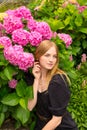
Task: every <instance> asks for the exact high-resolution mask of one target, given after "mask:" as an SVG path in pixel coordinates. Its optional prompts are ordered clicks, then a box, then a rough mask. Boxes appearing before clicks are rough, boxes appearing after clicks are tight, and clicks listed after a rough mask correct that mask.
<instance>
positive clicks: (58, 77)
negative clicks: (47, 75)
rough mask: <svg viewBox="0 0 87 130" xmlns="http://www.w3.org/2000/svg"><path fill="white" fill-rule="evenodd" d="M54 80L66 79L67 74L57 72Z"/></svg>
mask: <svg viewBox="0 0 87 130" xmlns="http://www.w3.org/2000/svg"><path fill="white" fill-rule="evenodd" d="M52 80H53V81H54V80H55V81H59V80H66V75H65V74H59V73H57V74H55V75H53V77H52Z"/></svg>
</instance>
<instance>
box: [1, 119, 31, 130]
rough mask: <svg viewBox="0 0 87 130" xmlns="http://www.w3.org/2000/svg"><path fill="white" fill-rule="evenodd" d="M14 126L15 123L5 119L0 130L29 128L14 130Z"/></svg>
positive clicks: (19, 129) (26, 129)
mask: <svg viewBox="0 0 87 130" xmlns="http://www.w3.org/2000/svg"><path fill="white" fill-rule="evenodd" d="M14 124H15V121H14V120H12V119H7V120H6V121H5V122H4V124H3V125H2V127H1V128H0V130H29V128H25V127H20V128H18V129H15V128H14Z"/></svg>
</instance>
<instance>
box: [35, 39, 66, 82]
mask: <svg viewBox="0 0 87 130" xmlns="http://www.w3.org/2000/svg"><path fill="white" fill-rule="evenodd" d="M52 46H54V47H55V49H56V53H57V61H56V64H55V66H54V67H53V69H52V70H49V71H48V74H47V82H48V83H49V81H50V80H51V78H52V77H53V75H55V74H57V73H58V74H61V75H62V74H64V75H65V76H66V77H67V75H66V73H65V72H64V71H63V70H61V69H59V68H58V65H59V54H58V52H59V51H58V46H57V45H56V44H55V42H53V41H50V40H44V41H42V42H41V43H40V44H39V46H38V47H37V48H36V51H35V60H36V61H38V60H39V58H40V57H41V56H42V55H44V53H46V52H47V51H48V50H49V49H50V48H51V47H52ZM67 79H68V77H67Z"/></svg>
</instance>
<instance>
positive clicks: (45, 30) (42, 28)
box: [35, 22, 52, 40]
mask: <svg viewBox="0 0 87 130" xmlns="http://www.w3.org/2000/svg"><path fill="white" fill-rule="evenodd" d="M35 31H37V32H39V33H40V34H42V39H43V40H46V39H51V37H52V31H51V29H50V27H49V25H48V24H47V23H46V22H37V23H36V29H35Z"/></svg>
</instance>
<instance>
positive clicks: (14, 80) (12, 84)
mask: <svg viewBox="0 0 87 130" xmlns="http://www.w3.org/2000/svg"><path fill="white" fill-rule="evenodd" d="M8 85H9V87H10V88H13V89H14V88H16V85H17V80H16V79H12V80H10V81H9V82H8Z"/></svg>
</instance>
